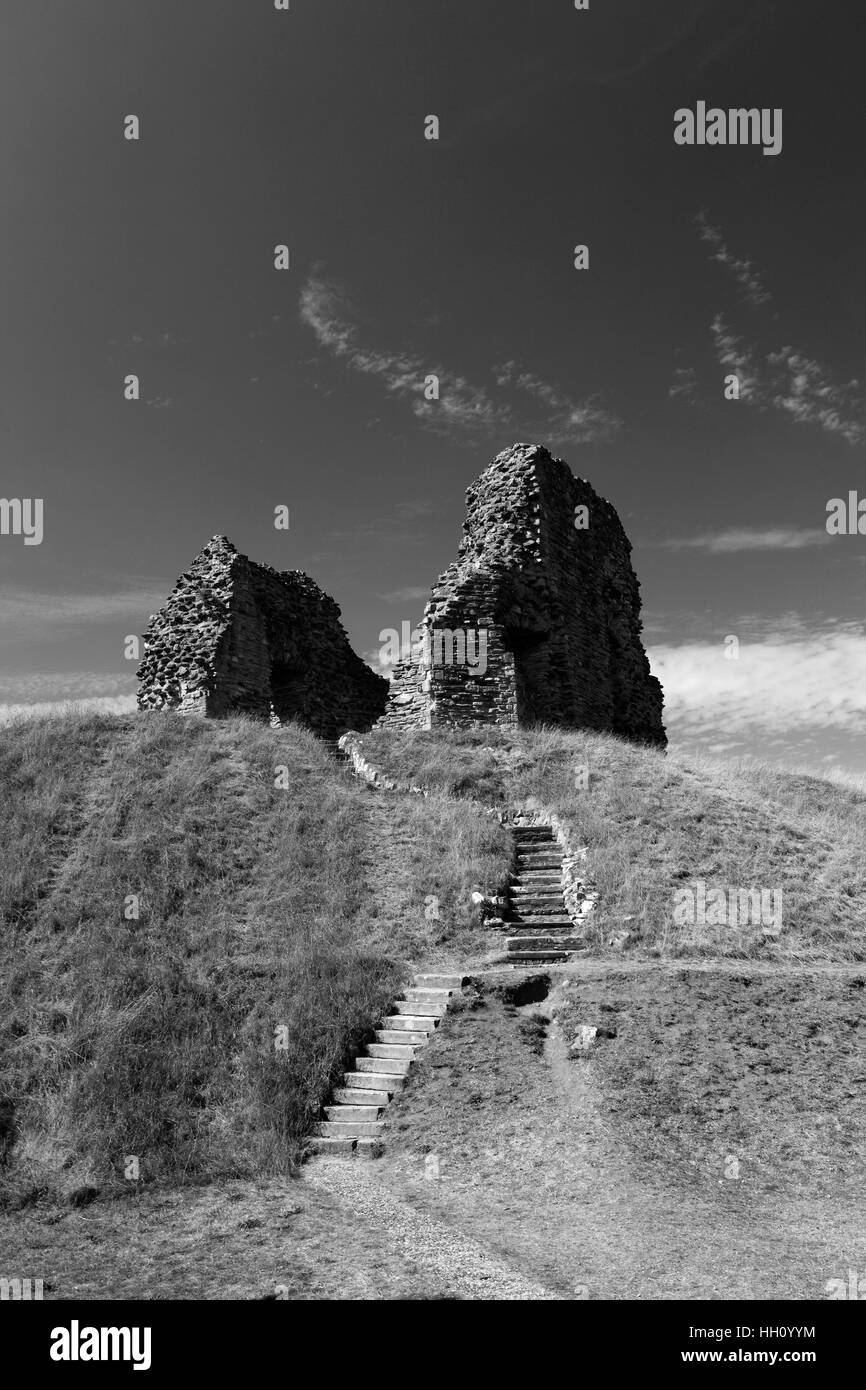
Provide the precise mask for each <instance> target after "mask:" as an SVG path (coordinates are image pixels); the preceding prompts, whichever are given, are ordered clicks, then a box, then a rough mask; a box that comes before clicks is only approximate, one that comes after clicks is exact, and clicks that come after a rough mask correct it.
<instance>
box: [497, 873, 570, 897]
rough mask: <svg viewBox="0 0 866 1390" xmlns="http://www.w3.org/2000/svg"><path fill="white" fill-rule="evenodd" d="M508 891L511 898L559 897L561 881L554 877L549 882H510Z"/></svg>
mask: <svg viewBox="0 0 866 1390" xmlns="http://www.w3.org/2000/svg"><path fill="white" fill-rule="evenodd" d="M508 892H509V893H510V895H511V897H513V898H561V897H562V883H561V882H559V881H557V880H556V879H555V878H554V879H551V880H550V882H549V883H522V882H521V883H512V884H511V885H510V887H509V889H508Z"/></svg>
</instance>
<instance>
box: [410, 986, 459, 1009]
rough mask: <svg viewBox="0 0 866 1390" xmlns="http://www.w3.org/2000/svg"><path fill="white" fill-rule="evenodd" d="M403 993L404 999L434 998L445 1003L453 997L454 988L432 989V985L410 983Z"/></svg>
mask: <svg viewBox="0 0 866 1390" xmlns="http://www.w3.org/2000/svg"><path fill="white" fill-rule="evenodd" d="M403 994H404V998H406V999H435V1000H436V1001H437V1002H438V1003H440V1004H447V1003H448V1000H449V999H451V998H452V997H453V995H454V990H453V989H434V988H433V986H432V985H424V986H423V987H422V986H421V985H410V986H409V988H408V989H406V990H404V991H403Z"/></svg>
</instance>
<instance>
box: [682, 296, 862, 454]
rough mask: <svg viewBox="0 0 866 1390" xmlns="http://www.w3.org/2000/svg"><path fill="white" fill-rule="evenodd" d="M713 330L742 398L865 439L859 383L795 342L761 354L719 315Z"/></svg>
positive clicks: (723, 362)
mask: <svg viewBox="0 0 866 1390" xmlns="http://www.w3.org/2000/svg"><path fill="white" fill-rule="evenodd" d="M710 332H711V333H712V336H713V343H714V345H715V349H716V357H717V358H718V361H719V363H720V365H721V366H723V367H726V368H727V369H728V370H729V371H730V372H733V373H735V374H736V375H737V378H738V380H739V388H740V400H744V401H748V402H749V403H750V404H752V405H755V406H757V407H758V408H759V409H762V410H766V409H769V408H772V409H774V410H779V411H781V412H782V413H783V414H785V415H787V416H789V417H790V419H792V420H794V421H796V422H797V423H798V424H801V425H818V426H820V428H821V429H823V430H826V432H827V433H828V434H837V435H839V436H841V438H842V439H845V440H846V441H847V442H848V443H849V444H860V443H861V442H862V441H863V439H864V438H866V405H864V402H863V399H862V398H861V397H860V395H859V394H858V390H859V386H860V383H859V381H857V380H856V379H855V380H852V381H846V382H840V381H838V380H836V379H835V378H834V376H833V373H832V372H831V371H830V369H829V368H828V367H826V366H824V365H823V364H822V363H820V362H817V361H815V359H814V358H811V357H807V356H806V355H805V354H804V353H802V352H799V351H797V349H795V348H792V347H783V348H780V349H779V350H778V352H768V353H765V354H764V355H763V356H761V355H760V354H759V352H758V349H757V348H756V347H754V346H750V345H747V344H746V343H745V342H744V341H743V339H742V338H741V337H739V336H738V335H737V334H736V333H734V331H733V330H732V329H731V328H730V326H729V325H728V323H727V322H726V321H725V320H724V319H723V318H722V315H721V314H717V315H716V316H715V318H714V319H713V321H712V323H711V324H710Z"/></svg>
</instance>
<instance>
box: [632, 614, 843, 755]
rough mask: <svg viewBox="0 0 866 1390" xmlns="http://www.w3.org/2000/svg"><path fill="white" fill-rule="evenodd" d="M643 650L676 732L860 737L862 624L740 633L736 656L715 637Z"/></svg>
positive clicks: (725, 735)
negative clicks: (753, 635) (746, 636)
mask: <svg viewBox="0 0 866 1390" xmlns="http://www.w3.org/2000/svg"><path fill="white" fill-rule="evenodd" d="M730 631H731V633H733V634H736V631H737V628H736V624H735V623H732V625H731V629H730ZM649 656H650V664H651V666H652V669H653V672H654V673H655V675H657V676H658V678H659V680H660V681H661V682H662V685H663V686H664V692H665V721H666V723H668V724H669V725H670V726H671V727H672V728H675V729H676V732H677V734H678V735H680V736H682V735H685V736H688V735H697V734H701V735H704V736H712V737H713V738H714V739H715V740H716V741H718V740H719V739H720V738H721V739H731V738H732V737H733V738H736V737H738V736H739V737H744V736H747V735H749V734H753V735H754V734H760V735H761V736H763V737H765V738H766V737H774V738H775V737H784V736H785V735H797V736H800V735H803V734H809V733H812V734H814V733H817V732H820V731H835V732H837V733H844V734H846V735H849V736H860V737H862V735H863V731H864V727H866V631H864V630H863V629H862V628H861V627H859V626H857V625H855V624H846V623H839V624H834V625H830V626H828V627H827V628H825V629H824V630H818V631H813V632H806V631H803V630H801V631H800V632H799V633H797V634H796V635H793V634H792V633H791V632H790V631H786V630H782V631H780V632H778V633H776V634H774V635H768V636H767V637H765V639H764V640H763V641H760V642H747V641H744V640H741V641H740V647H739V659H738V660H729V659H727V658H726V656H725V645H724V642H723V640H722V638H721V637H720V638H719V639H718V640H717V641H714V642H691V643H686V644H682V645H667V646H656V647H652V648H650V651H649Z"/></svg>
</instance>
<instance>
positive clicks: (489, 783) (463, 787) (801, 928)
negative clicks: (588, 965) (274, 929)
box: [364, 729, 866, 962]
mask: <svg viewBox="0 0 866 1390" xmlns="http://www.w3.org/2000/svg"><path fill="white" fill-rule="evenodd" d="M364 747H365V752H366V754H367V756H368V757H369V758H370V759H371V761H372V762H374V763H376V764H377V765H379V766H381V767H383V768H384V770H385V771H386V772H387V773H388V775H390V776H392V777H394V778H397V779H399V780H401V781H414V782H416V783H418V784H419V785H425V786H429V787H435V788H439V789H442V790H443V791H446V792H447V791H452V792H453V791H455V790H459V792H460V794H461V795H462V796H464V797H465V796H470V795H472V796H476V797H477V798H478V800H480V801H482V802H485V803H488V804H491V805H493V804H498V805H519V804H524V803H525V802H526V800H527V799H528V798H529V797H535V798H537V800H538V801H540V802H542V803H543V804H544V805H546V806H548V807H550V808H552V809H553V810H555V811H556V812H557V813H558V814H559V815H560V816H561V817H562V819H563V820H564V821H565V822H566V823H567V824H568V825H569V826H570V827H571V829H572V831H573V833H574V836H575V838H576V839H577V840H578V841H579V842H580V843H581V844H584V845H586V846H587V848H588V860H587V865H588V869H589V873H590V875H591V877H592V879H593V880H594V882H595V884H596V886H597V887H598V888H599V889H600V891H601V902H600V905H599V909H598V911H597V912H596V913H595V914H594V916H593V918H592V919H591V924H592V925H591V940H592V942H593V944H594V945H595V946H596V947H597V948H599V949H604V948H605V944H606V942H607V941H608V939H609V938H610V936H611V934H612V933H614V932H616V931H617V930H620V929H622V928H626V929H628V930H629V932H630V938H631V939H630V949H633V950H634V949H637V950H645V951H650V952H654V953H657V954H662V955H664V956H672V957H686V956H706V957H712V956H719V955H721V956H736V957H742V958H744V959H747V958H765V959H770V960H785V961H801V962H809V961H820V960H851V961H857V960H863V959H864V958H866V949H864V943H866V936H864V930H863V923H864V921H866V877H864V874H863V871H862V855H863V842H864V832H866V792H864V790H863V788H862V786H861V785H859V784H858V782H857V780H856V779H850V780H847V781H846V780H844V779H840V778H836V779H833V780H826V781H825V780H823V779H821V778H817V777H814V776H809V775H806V774H803V773H798V772H787V771H785V770H780V769H778V768H774V767H771V766H769V765H767V766H765V765H761V764H759V763H749V764H746V763H724V762H720V761H717V760H710V759H699V758H695V757H694V756H689V757H680V756H677V755H676V754H668V755H665V754H663V753H660V752H658V751H656V750H654V749H649V748H643V747H638V746H635V745H633V744H629V743H627V742H625V741H623V740H621V739H618V738H614V737H612V736H606V735H600V734H593V733H589V732H575V733H570V732H564V731H561V730H556V729H536V730H525V731H520V732H519V733H516V734H514V735H508V734H504V733H501V732H498V731H496V730H484V731H479V732H476V731H468V732H465V733H458V734H450V733H449V734H446V733H439V732H434V733H426V734H416V735H409V734H404V735H402V736H400V737H392V738H390V739H386V738H385V737H384V735H382V734H377V735H369V736H367V737H365V739H364ZM581 772H585V774H586V777H587V778H588V787H582V786H581V775H580V774H581ZM696 881H702V882H703V883H705V884H706V886H707V890H708V891H709V890H710V889H713V888H716V889H722V890H724V891H725V892H728V891H729V890H731V889H761V890H764V891H765V892H767V893H772V892H774V891H776V892H781V894H782V899H781V901H782V909H783V910H782V930H781V933H780V935H778V936H770V935H767V934H766V933H764V931H763V930H762V924H761V923H747V924H740V925H737V926H732V925H729V924H728V923H726V922H723V923H718V924H713V923H705V924H701V923H698V922H696V923H694V924H689V923H678V922H676V921H675V920H674V911H673V909H674V893H675V891H676V890H678V889H682V888H689V887H690V886H691V885H693V884H694V883H695V882H696Z"/></svg>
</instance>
